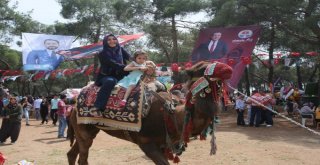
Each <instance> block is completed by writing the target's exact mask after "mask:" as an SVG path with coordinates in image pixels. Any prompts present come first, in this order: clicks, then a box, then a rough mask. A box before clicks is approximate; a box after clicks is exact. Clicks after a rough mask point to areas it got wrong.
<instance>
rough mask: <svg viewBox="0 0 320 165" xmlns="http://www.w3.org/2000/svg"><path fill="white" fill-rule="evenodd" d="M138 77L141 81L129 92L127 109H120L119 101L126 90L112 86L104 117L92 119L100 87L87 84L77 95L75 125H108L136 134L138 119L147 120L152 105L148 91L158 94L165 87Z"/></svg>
mask: <svg viewBox="0 0 320 165" xmlns="http://www.w3.org/2000/svg"><path fill="white" fill-rule="evenodd" d="M144 78H145V77H141V80H140V82H139V83H138V84H137V85H136V87H135V88H134V89H133V90H132V91H131V93H130V95H129V97H128V99H127V103H126V106H124V107H121V106H120V105H119V104H120V101H121V100H122V99H123V98H124V95H125V92H126V89H125V88H123V87H120V86H115V87H114V89H113V90H112V92H111V95H110V97H109V100H108V103H107V106H106V110H105V112H104V113H103V118H95V117H93V116H94V115H93V114H94V113H95V111H93V108H94V102H95V100H96V97H97V93H98V91H99V90H100V87H98V86H96V85H94V83H93V82H92V83H89V84H88V85H87V86H85V87H84V88H83V89H82V90H81V92H80V94H79V96H78V103H77V109H78V111H77V112H78V115H77V117H78V123H79V124H97V125H99V126H110V127H115V128H119V129H124V130H132V131H139V130H140V128H141V120H142V118H143V117H146V116H147V115H148V113H149V110H150V105H151V95H152V94H151V92H150V91H151V90H153V91H158V90H163V89H165V87H164V85H163V86H162V84H159V83H158V82H156V81H144V80H150V79H149V78H148V79H144Z"/></svg>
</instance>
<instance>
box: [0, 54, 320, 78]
mask: <svg viewBox="0 0 320 165" xmlns="http://www.w3.org/2000/svg"><path fill="white" fill-rule="evenodd" d="M301 55H307V56H309V57H315V56H318V55H319V53H317V52H306V53H299V52H291V53H289V54H288V55H283V54H281V53H277V54H275V55H274V56H275V58H274V59H273V61H272V63H271V65H272V64H273V65H277V64H280V62H281V61H283V62H284V65H285V66H290V64H291V62H292V59H294V58H295V57H300V56H301ZM256 56H258V57H259V56H268V54H257V55H256ZM282 57H286V58H282ZM211 61H212V62H214V61H218V62H224V63H227V64H228V65H230V66H233V65H235V64H237V63H239V62H242V63H243V64H245V65H248V64H252V63H253V64H254V65H255V66H256V67H257V68H259V63H260V62H258V61H257V62H252V58H251V56H240V57H233V58H221V59H214V60H211ZM262 62H263V63H264V65H265V66H269V65H270V63H269V60H262ZM156 65H157V67H162V66H170V67H171V70H172V71H173V72H178V71H179V68H180V67H181V66H183V67H184V68H190V67H192V65H193V64H192V62H190V61H189V62H178V63H171V64H168V63H158V64H156ZM314 65H315V63H314V62H313V61H308V62H307V67H313V66H314ZM93 71H94V65H93V64H91V65H85V66H83V67H81V68H71V69H57V70H53V71H36V72H35V73H32V74H25V73H24V72H23V71H21V70H0V75H2V77H1V79H2V80H3V81H6V80H12V81H15V80H16V79H17V78H19V77H25V78H27V79H28V80H30V81H36V80H39V79H44V80H47V79H55V78H61V77H67V76H71V75H74V74H84V75H86V76H88V75H90V74H91V73H92V72H93ZM96 72H99V68H98V69H97V70H96Z"/></svg>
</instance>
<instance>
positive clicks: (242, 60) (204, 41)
mask: <svg viewBox="0 0 320 165" xmlns="http://www.w3.org/2000/svg"><path fill="white" fill-rule="evenodd" d="M260 30H261V28H260V26H238V27H229V28H206V29H201V30H200V33H199V37H198V40H197V42H196V45H195V47H194V49H193V51H192V55H191V56H190V61H192V62H193V63H196V62H198V61H202V60H209V61H219V62H223V63H226V64H228V65H230V66H232V68H233V75H232V78H231V79H230V80H229V83H230V85H231V86H233V87H236V86H237V84H238V82H239V80H240V78H241V76H242V74H243V72H244V69H245V67H246V64H248V63H250V62H248V61H251V54H252V51H253V49H254V47H255V45H256V43H257V41H258V37H259V35H260ZM246 60H247V61H246Z"/></svg>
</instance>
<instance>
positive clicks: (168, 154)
mask: <svg viewBox="0 0 320 165" xmlns="http://www.w3.org/2000/svg"><path fill="white" fill-rule="evenodd" d="M165 155H166V156H167V158H168V159H169V160H173V153H172V151H171V150H169V149H168V148H167V149H166V150H165Z"/></svg>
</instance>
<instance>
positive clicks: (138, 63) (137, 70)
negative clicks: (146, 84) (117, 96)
mask: <svg viewBox="0 0 320 165" xmlns="http://www.w3.org/2000/svg"><path fill="white" fill-rule="evenodd" d="M133 58H134V61H132V62H131V63H130V64H129V65H127V66H126V67H125V68H124V70H125V71H132V72H130V74H129V75H128V76H126V77H124V78H123V79H122V80H120V81H119V83H118V85H119V86H121V87H124V88H127V91H126V93H125V95H124V98H123V100H122V101H121V102H120V106H121V107H123V106H125V105H126V102H127V98H128V97H129V94H130V93H131V91H132V89H133V88H134V87H135V85H136V84H137V83H138V81H139V80H140V77H141V75H142V74H143V72H144V71H146V70H148V67H150V66H151V67H155V66H156V65H155V64H154V63H153V62H152V61H147V58H148V55H147V53H146V52H144V51H136V52H135V53H134V54H133Z"/></svg>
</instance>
